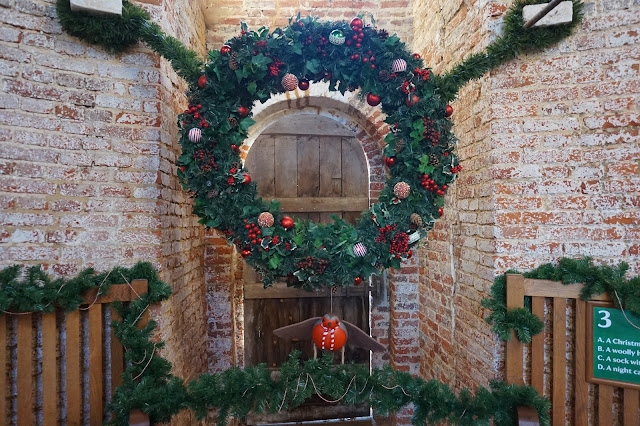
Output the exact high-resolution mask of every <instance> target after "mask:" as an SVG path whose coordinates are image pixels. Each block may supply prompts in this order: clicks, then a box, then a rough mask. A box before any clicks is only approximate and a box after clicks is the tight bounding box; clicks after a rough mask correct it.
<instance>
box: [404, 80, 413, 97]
mask: <svg viewBox="0 0 640 426" xmlns="http://www.w3.org/2000/svg"><path fill="white" fill-rule="evenodd" d="M415 91H416V85H415V84H413V83H412V82H410V81H405V82H404V83H402V92H404V94H405V95H408V94H409V93H412V92H415Z"/></svg>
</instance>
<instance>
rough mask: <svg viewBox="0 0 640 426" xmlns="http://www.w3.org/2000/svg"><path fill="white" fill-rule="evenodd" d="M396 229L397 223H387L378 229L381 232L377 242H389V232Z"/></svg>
mask: <svg viewBox="0 0 640 426" xmlns="http://www.w3.org/2000/svg"><path fill="white" fill-rule="evenodd" d="M395 230H396V225H395V224H394V225H386V226H383V227H382V228H380V230H379V231H378V232H379V233H380V234H379V235H378V238H376V243H386V242H387V234H388V233H389V232H393V231H395Z"/></svg>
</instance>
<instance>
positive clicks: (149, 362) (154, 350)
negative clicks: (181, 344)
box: [133, 343, 156, 381]
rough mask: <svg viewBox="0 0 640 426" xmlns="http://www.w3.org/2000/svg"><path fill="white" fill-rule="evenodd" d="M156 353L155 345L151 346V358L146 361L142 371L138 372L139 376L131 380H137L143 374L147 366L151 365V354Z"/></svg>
mask: <svg viewBox="0 0 640 426" xmlns="http://www.w3.org/2000/svg"><path fill="white" fill-rule="evenodd" d="M155 353H156V344H155V343H154V344H153V351H152V352H151V356H150V357H149V361H147V364H146V365H145V366H144V368H143V369H142V371H141V372H140V374H138V375H137V376H136V377H134V378H133V380H134V381H135V380H138V378H139V377H140V376H142V374H143V373H144V371H145V370H146V369H147V367H148V366H149V364H151V360H152V359H153V354H155Z"/></svg>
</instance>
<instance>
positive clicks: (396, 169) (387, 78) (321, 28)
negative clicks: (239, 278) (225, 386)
mask: <svg viewBox="0 0 640 426" xmlns="http://www.w3.org/2000/svg"><path fill="white" fill-rule="evenodd" d="M530 3H540V1H539V0H533V1H526V2H525V1H516V2H515V4H514V5H513V6H512V8H511V10H510V11H509V13H508V14H507V15H506V17H505V23H506V25H505V31H504V35H503V36H502V37H501V38H499V39H498V40H497V41H495V42H494V43H492V44H491V45H490V46H489V48H488V49H487V51H486V52H483V53H479V54H476V55H472V56H470V57H469V58H467V60H465V61H464V62H463V63H461V64H460V65H458V66H457V67H455V68H454V69H453V70H452V71H451V72H449V73H447V74H445V75H444V76H437V75H434V74H433V73H432V72H431V70H430V69H429V68H428V67H425V65H424V63H423V61H422V59H421V58H420V56H419V55H418V54H416V53H413V54H411V53H410V52H409V51H408V50H407V49H406V47H405V44H404V43H403V42H401V41H400V39H399V38H398V37H397V36H396V35H391V36H390V35H389V34H388V33H387V32H386V31H384V30H381V29H378V28H376V27H375V23H374V22H373V20H372V22H371V23H370V24H365V22H364V21H363V19H362V18H361V17H358V18H354V19H353V20H352V21H351V22H349V23H347V22H320V21H318V20H317V19H316V18H312V17H306V18H301V17H300V15H298V16H297V17H296V18H292V19H290V22H289V25H288V26H287V27H286V28H284V29H280V28H277V29H275V31H272V32H270V31H269V29H268V28H264V27H263V28H261V29H259V30H258V31H249V30H248V28H247V26H246V25H245V24H242V25H241V33H240V35H238V36H237V37H234V38H232V39H231V40H229V41H228V42H227V44H225V45H224V46H223V47H222V49H220V51H212V52H210V53H209V56H208V58H207V59H208V60H207V62H206V64H204V66H203V65H202V62H201V61H200V60H199V59H198V58H197V57H196V56H195V54H194V53H193V52H192V51H189V50H187V49H186V48H184V46H183V45H182V44H181V43H180V42H178V41H177V40H176V39H174V38H172V37H169V36H166V35H165V34H164V33H163V32H162V31H161V30H160V28H159V27H158V25H157V24H154V23H152V22H150V21H149V20H148V19H147V18H145V17H144V16H143V15H142V14H133V9H132V7H133V6H131V5H130V4H128V3H127V2H125V6H126V7H127V11H128V12H127V13H128V14H130V15H131V14H133V16H135V18H131V19H128V20H125V19H123V21H122V25H123V26H131V25H133V26H135V33H136V34H139V36H140V38H141V39H142V40H144V41H145V42H146V43H147V44H148V45H149V46H150V47H151V48H152V49H154V50H155V51H156V52H158V53H160V54H161V55H163V56H164V57H166V58H168V59H169V60H170V61H171V63H172V65H173V67H174V69H175V70H176V71H177V72H178V73H179V74H180V75H181V76H182V77H183V78H185V80H186V81H187V82H188V83H189V87H190V88H189V91H188V93H187V96H188V99H189V106H188V108H187V109H186V110H185V111H184V113H182V114H180V116H179V119H178V124H179V128H180V144H181V145H182V155H181V156H180V157H179V159H178V176H179V177H180V179H181V182H182V184H183V187H184V188H185V189H187V190H189V191H190V192H191V193H192V195H193V197H194V199H195V203H194V212H195V214H197V215H198V216H199V217H200V218H201V223H203V224H204V225H206V226H207V227H209V228H216V229H218V230H220V231H221V232H223V233H224V234H225V235H226V237H227V239H228V241H229V242H230V243H233V244H235V245H236V247H237V249H238V251H239V252H240V253H241V255H242V256H243V257H245V258H246V260H247V261H248V263H249V264H251V265H252V266H253V267H254V268H255V269H256V270H257V271H258V272H259V273H260V274H261V275H262V277H263V282H264V284H265V286H268V285H270V284H271V283H272V282H273V281H274V280H276V279H279V278H281V277H286V280H287V283H288V284H289V285H291V286H295V287H304V288H305V289H307V290H313V289H317V288H319V287H322V286H351V285H357V284H360V283H362V282H363V281H364V280H365V279H366V278H367V277H369V276H370V275H371V274H372V273H380V272H381V271H382V270H384V269H385V268H389V267H392V268H399V267H400V265H401V262H402V261H403V260H404V259H407V258H409V257H411V256H412V254H413V253H412V249H413V247H414V246H415V245H416V244H417V243H418V242H419V241H420V239H421V238H423V237H424V236H425V235H426V233H427V231H428V230H429V229H430V228H431V227H432V226H433V223H434V222H435V221H436V220H437V218H438V217H440V216H442V214H443V207H444V196H445V194H446V192H447V190H448V188H449V186H450V185H451V183H452V182H453V181H454V180H455V178H456V175H457V174H458V173H459V172H460V170H461V166H460V165H459V162H458V159H457V157H456V155H455V154H454V148H455V145H456V138H455V136H454V135H453V133H452V131H451V128H452V124H451V121H450V117H451V115H452V113H453V110H452V108H451V106H450V105H448V102H449V101H451V100H452V99H453V98H454V97H455V95H456V93H457V91H458V89H459V88H460V87H461V86H462V85H463V84H464V83H466V82H467V81H469V80H471V79H474V78H479V77H481V76H482V75H483V74H484V73H485V72H486V71H487V70H489V69H491V68H493V67H495V66H497V65H500V64H501V63H503V62H505V61H507V60H508V59H511V58H512V57H514V56H515V55H517V54H518V52H519V51H523V50H525V49H527V48H532V47H535V48H543V47H546V46H549V45H550V44H552V43H554V42H556V41H557V40H559V39H561V38H562V37H565V36H566V35H568V34H569V33H570V31H571V28H572V27H573V26H574V25H575V24H576V23H577V22H578V20H579V16H580V13H579V11H580V7H581V3H580V2H578V1H574V5H575V8H576V12H577V13H575V14H574V16H575V18H574V22H573V23H572V24H569V25H563V26H559V27H553V28H539V29H534V30H524V29H523V28H522V25H523V22H522V8H523V6H524V5H525V4H530ZM61 4H62V6H61ZM65 5H68V1H62V0H59V1H58V13H59V14H61V22H62V23H63V25H64V26H65V29H67V31H69V32H70V33H72V34H75V35H79V36H83V37H85V38H86V39H88V40H90V41H92V42H97V43H103V44H107V45H109V43H110V42H112V41H113V40H114V37H110V36H109V34H100V35H99V36H98V35H96V34H97V33H99V32H100V30H103V29H104V26H103V25H102V24H100V25H99V24H98V23H99V22H100V21H99V18H96V24H95V28H93V26H94V25H93V24H92V23H91V21H87V19H86V17H84V20H83V21H82V25H76V24H74V22H75V21H74V20H73V19H71V18H72V17H73V12H70V11H68V10H67V9H66V8H65V7H66V6H65ZM83 16H84V15H83ZM70 17H71V18H70ZM110 25H112V26H113V27H114V28H116V27H117V25H118V22H117V21H114V22H112V23H110ZM101 37H102V38H103V39H104V41H101V40H100V38H101ZM122 42H123V43H125V42H128V40H123V41H122ZM120 47H122V46H118V48H120ZM111 48H112V49H113V48H114V47H113V46H111ZM320 81H326V82H328V84H329V89H330V90H339V91H340V92H342V93H345V92H346V91H355V90H357V89H360V95H361V96H362V97H365V98H366V102H367V103H368V104H369V105H372V106H377V105H380V108H381V109H382V112H384V113H385V114H386V119H385V122H386V123H387V124H388V126H389V129H390V131H389V133H388V134H387V136H386V137H385V139H384V141H385V143H386V146H385V148H384V155H385V165H386V168H387V178H386V183H385V186H384V189H383V190H382V191H381V193H380V195H379V198H378V203H377V204H374V205H373V206H372V207H371V208H369V209H368V210H367V211H365V212H363V213H362V216H361V218H360V220H359V221H358V222H357V223H356V225H355V226H353V225H350V224H348V223H346V222H345V221H343V220H342V219H339V218H334V221H333V223H330V224H327V225H322V224H316V223H312V222H309V221H302V220H297V221H294V220H293V219H291V218H290V217H286V216H284V215H283V214H282V213H281V212H280V209H279V205H278V203H277V202H275V201H271V202H268V200H267V202H265V201H263V200H262V199H260V198H258V197H257V196H256V195H257V193H256V185H255V183H254V182H252V181H251V175H250V173H249V171H248V170H246V169H244V168H243V165H242V161H241V158H240V146H241V145H242V143H243V141H244V140H245V138H246V137H247V130H248V129H249V127H250V126H251V125H252V124H254V121H253V120H252V118H251V108H252V106H253V104H254V103H255V102H256V101H259V102H263V101H266V100H267V99H269V98H270V97H271V96H272V95H273V94H276V93H281V92H283V91H291V90H307V89H308V88H309V86H310V85H311V84H314V83H317V82H320Z"/></svg>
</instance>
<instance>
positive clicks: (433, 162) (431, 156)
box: [429, 154, 440, 167]
mask: <svg viewBox="0 0 640 426" xmlns="http://www.w3.org/2000/svg"><path fill="white" fill-rule="evenodd" d="M438 164H440V160H438V156H437V155H435V154H429V165H430V166H434V167H437V166H438Z"/></svg>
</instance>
